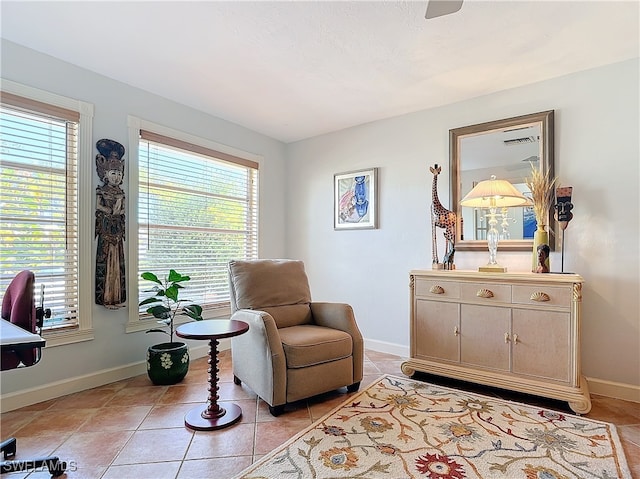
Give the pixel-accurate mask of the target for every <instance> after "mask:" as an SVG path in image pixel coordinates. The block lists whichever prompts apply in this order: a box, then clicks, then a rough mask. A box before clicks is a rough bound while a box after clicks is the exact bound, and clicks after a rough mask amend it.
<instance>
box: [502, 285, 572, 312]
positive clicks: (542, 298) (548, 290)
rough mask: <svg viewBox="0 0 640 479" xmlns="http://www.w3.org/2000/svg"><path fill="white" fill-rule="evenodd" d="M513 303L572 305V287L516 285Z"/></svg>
mask: <svg viewBox="0 0 640 479" xmlns="http://www.w3.org/2000/svg"><path fill="white" fill-rule="evenodd" d="M512 300H513V303H514V304H530V305H545V306H560V307H564V308H569V307H570V306H571V288H567V287H559V286H544V285H537V286H536V285H532V286H528V285H514V286H513V298H512Z"/></svg>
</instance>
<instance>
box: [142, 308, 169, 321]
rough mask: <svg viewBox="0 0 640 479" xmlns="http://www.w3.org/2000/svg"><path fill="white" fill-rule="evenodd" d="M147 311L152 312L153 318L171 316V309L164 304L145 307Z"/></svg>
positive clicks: (167, 317)
mask: <svg viewBox="0 0 640 479" xmlns="http://www.w3.org/2000/svg"><path fill="white" fill-rule="evenodd" d="M147 313H149V314H152V315H153V317H154V318H158V319H170V318H171V314H170V313H171V310H170V309H169V308H167V307H166V306H162V305H158V306H152V307H151V308H149V309H147Z"/></svg>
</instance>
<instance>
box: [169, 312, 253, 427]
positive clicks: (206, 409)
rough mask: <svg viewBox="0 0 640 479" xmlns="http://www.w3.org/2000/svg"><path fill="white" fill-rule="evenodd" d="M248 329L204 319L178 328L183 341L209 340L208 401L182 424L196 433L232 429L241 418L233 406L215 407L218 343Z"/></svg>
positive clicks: (236, 323)
mask: <svg viewBox="0 0 640 479" xmlns="http://www.w3.org/2000/svg"><path fill="white" fill-rule="evenodd" d="M248 330H249V325H248V324H247V323H245V322H243V321H236V320H233V319H225V320H222V319H207V320H204V321H194V322H191V323H185V324H182V325H180V326H179V327H178V328H177V329H176V335H177V336H178V337H180V338H184V339H201V340H202V339H206V340H209V371H208V372H209V399H208V400H207V404H206V405H204V406H198V407H196V408H194V409H192V410H191V411H189V412H188V413H187V414H186V415H185V416H184V424H185V426H187V427H190V428H191V429H195V430H197V431H211V430H213V429H222V428H223V427H227V426H231V425H232V424H235V423H236V422H238V421H239V420H240V418H241V417H242V409H240V406H238V405H236V404H225V406H226V407H225V408H223V407H220V405H219V404H218V399H219V398H218V341H219V340H220V339H223V338H231V337H233V336H239V335H241V334H243V333H246V332H247V331H248Z"/></svg>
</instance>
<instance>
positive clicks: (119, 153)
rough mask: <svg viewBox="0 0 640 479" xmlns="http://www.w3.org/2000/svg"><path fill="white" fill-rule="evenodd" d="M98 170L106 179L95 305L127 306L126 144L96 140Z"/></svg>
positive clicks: (100, 193)
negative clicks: (124, 187)
mask: <svg viewBox="0 0 640 479" xmlns="http://www.w3.org/2000/svg"><path fill="white" fill-rule="evenodd" d="M96 148H97V149H98V154H97V155H96V170H97V172H98V176H99V177H100V179H101V180H102V182H103V185H102V186H98V187H97V188H96V224H95V236H96V238H98V249H97V254H96V304H102V305H104V306H105V307H107V308H109V309H116V308H119V307H122V306H124V302H125V301H126V299H127V291H126V283H125V263H124V241H125V214H124V213H125V197H124V191H123V190H122V188H121V187H120V185H121V184H122V180H123V178H124V158H123V157H124V151H125V149H124V146H122V145H121V144H120V143H118V142H117V141H114V140H107V139H103V140H99V141H98V142H97V143H96Z"/></svg>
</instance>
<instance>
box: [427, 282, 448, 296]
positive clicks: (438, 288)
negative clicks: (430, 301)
mask: <svg viewBox="0 0 640 479" xmlns="http://www.w3.org/2000/svg"><path fill="white" fill-rule="evenodd" d="M429 292H430V293H432V294H444V288H443V287H442V286H438V285H437V284H434V285H433V286H431V289H429Z"/></svg>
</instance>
